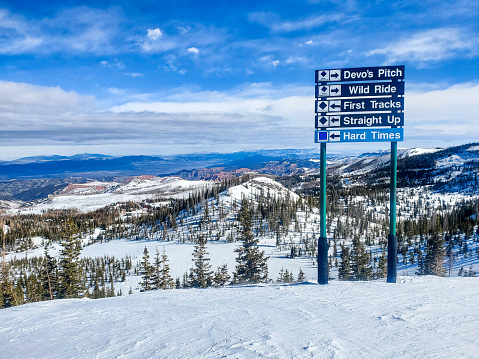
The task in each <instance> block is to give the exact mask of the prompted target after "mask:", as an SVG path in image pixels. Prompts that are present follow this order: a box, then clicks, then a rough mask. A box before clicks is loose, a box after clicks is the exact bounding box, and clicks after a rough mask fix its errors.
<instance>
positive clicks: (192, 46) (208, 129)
mask: <svg viewBox="0 0 479 359" xmlns="http://www.w3.org/2000/svg"><path fill="white" fill-rule="evenodd" d="M478 19H479V3H478V2H477V1H472V0H458V1H454V0H448V1H427V0H426V1H409V0H403V1H354V0H350V1H321V0H317V1H312V0H310V1H308V0H296V1H240V2H228V1H200V2H198V1H174V0H173V1H172V0H169V1H153V0H151V1H150V0H148V1H139V2H138V1H117V2H114V3H112V2H107V1H81V2H79V1H73V0H66V1H61V2H60V1H58V2H57V1H43V2H41V4H40V3H39V2H33V1H0V160H2V159H13V158H18V157H24V156H31V155H50V154H60V155H71V154H75V153H85V152H88V153H103V154H111V155H130V154H147V155H150V154H159V155H162V154H165V155H166V154H174V153H190V152H216V151H218V152H230V151H238V150H251V149H270V148H311V147H315V146H316V145H315V144H314V143H313V134H314V70H316V69H327V68H341V67H361V66H380V65H405V66H406V76H405V78H406V95H405V141H404V142H402V143H400V144H399V147H408V148H411V147H437V146H439V147H446V146H449V145H454V144H462V143H466V142H472V141H477V140H479V125H478V114H479V71H478V70H479V35H478V34H479V21H478ZM388 147H389V145H388V144H381V143H375V144H331V145H329V146H328V152H343V153H344V152H351V153H357V152H362V151H370V150H376V149H378V150H380V149H386V148H388Z"/></svg>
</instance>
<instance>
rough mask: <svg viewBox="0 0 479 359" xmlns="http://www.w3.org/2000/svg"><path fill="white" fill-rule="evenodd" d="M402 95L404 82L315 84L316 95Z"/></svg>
mask: <svg viewBox="0 0 479 359" xmlns="http://www.w3.org/2000/svg"><path fill="white" fill-rule="evenodd" d="M400 95H404V82H397V83H391V82H372V83H352V84H332V85H331V84H330V85H316V97H367V96H392V97H395V96H400Z"/></svg>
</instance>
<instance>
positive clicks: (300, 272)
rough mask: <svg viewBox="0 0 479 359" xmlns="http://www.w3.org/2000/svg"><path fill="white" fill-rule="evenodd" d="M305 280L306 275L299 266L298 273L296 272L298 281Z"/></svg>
mask: <svg viewBox="0 0 479 359" xmlns="http://www.w3.org/2000/svg"><path fill="white" fill-rule="evenodd" d="M305 280H306V275H305V274H304V272H303V270H302V269H301V268H299V273H298V280H297V282H298V283H303V282H304V281H305Z"/></svg>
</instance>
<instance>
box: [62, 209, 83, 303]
mask: <svg viewBox="0 0 479 359" xmlns="http://www.w3.org/2000/svg"><path fill="white" fill-rule="evenodd" d="M77 234H78V228H77V226H76V225H75V222H74V221H73V219H72V218H69V219H68V221H67V223H66V230H65V233H64V239H63V241H62V243H61V244H62V249H61V251H60V288H59V293H58V296H59V297H60V298H77V297H78V296H79V294H80V290H81V289H82V284H81V278H80V275H81V268H80V252H81V242H80V238H79V236H78V235H77Z"/></svg>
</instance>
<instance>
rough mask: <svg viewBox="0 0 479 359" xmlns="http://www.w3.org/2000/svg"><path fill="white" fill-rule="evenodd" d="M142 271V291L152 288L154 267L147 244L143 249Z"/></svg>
mask: <svg viewBox="0 0 479 359" xmlns="http://www.w3.org/2000/svg"><path fill="white" fill-rule="evenodd" d="M140 273H141V275H142V277H141V282H140V292H146V291H149V290H152V289H153V275H154V267H153V266H152V265H151V264H150V254H149V252H148V248H146V246H145V249H144V250H143V258H142V261H141V263H140Z"/></svg>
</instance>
